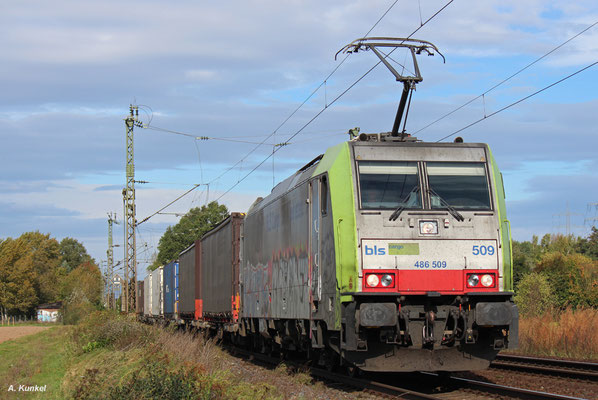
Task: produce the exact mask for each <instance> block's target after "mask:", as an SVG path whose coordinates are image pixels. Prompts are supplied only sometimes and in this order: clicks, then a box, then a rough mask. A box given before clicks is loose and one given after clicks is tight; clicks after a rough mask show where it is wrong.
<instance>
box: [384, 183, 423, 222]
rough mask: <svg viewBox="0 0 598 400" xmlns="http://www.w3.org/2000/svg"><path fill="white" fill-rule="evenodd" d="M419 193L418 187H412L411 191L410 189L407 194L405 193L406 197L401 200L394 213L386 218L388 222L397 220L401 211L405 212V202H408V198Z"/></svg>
mask: <svg viewBox="0 0 598 400" xmlns="http://www.w3.org/2000/svg"><path fill="white" fill-rule="evenodd" d="M417 192H419V185H416V186H414V187H413V189H411V191H410V192H409V193H407V196H405V198H404V199H403V200H401V203H400V204H401V205H400V206H399V207H397V209H396V210H394V212H393V213H392V214H390V217H389V218H388V220H389V221H396V219H397V218H399V215H401V213H402V212H403V210H405V208H406V205H407V201H409V198H410V197H411V195H412V194H414V193H417Z"/></svg>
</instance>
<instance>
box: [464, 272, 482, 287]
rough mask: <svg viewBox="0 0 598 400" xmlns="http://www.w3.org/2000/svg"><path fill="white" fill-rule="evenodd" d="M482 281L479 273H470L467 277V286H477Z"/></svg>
mask: <svg viewBox="0 0 598 400" xmlns="http://www.w3.org/2000/svg"><path fill="white" fill-rule="evenodd" d="M479 282H480V277H479V276H477V275H469V276H468V277H467V286H470V287H476V286H477V285H478V283H479Z"/></svg>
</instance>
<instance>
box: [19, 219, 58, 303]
mask: <svg viewBox="0 0 598 400" xmlns="http://www.w3.org/2000/svg"><path fill="white" fill-rule="evenodd" d="M17 240H20V241H23V242H24V243H25V245H26V246H27V250H26V251H25V252H24V254H23V256H22V257H23V258H24V259H25V260H26V262H28V263H30V265H31V267H32V268H33V270H34V271H35V290H36V292H37V295H38V301H39V302H40V303H49V302H53V301H56V298H57V296H58V291H59V286H60V279H61V277H62V276H64V272H63V271H61V270H60V253H59V244H58V241H57V240H56V239H54V238H51V237H50V234H43V233H40V232H39V231H35V232H26V233H23V234H22V235H21V236H20V237H19V238H18V239H17ZM25 260H24V261H25Z"/></svg>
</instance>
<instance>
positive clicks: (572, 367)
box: [490, 354, 598, 382]
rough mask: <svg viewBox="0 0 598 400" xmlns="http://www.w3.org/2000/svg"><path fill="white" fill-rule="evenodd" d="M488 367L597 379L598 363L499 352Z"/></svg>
mask: <svg viewBox="0 0 598 400" xmlns="http://www.w3.org/2000/svg"><path fill="white" fill-rule="evenodd" d="M490 367H491V368H497V369H509V370H514V371H521V372H532V373H539V374H543V375H553V376H560V377H566V378H574V379H584V380H589V381H594V382H597V381H598V363H590V362H580V361H568V360H556V359H551V358H540V357H527V356H515V355H510V354H500V355H498V357H497V358H496V360H494V361H493V362H492V364H490Z"/></svg>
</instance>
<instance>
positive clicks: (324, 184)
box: [320, 175, 328, 217]
mask: <svg viewBox="0 0 598 400" xmlns="http://www.w3.org/2000/svg"><path fill="white" fill-rule="evenodd" d="M320 185H321V187H320V212H321V213H322V216H323V217H325V216H326V214H327V213H328V179H326V175H324V176H322V178H321V179H320Z"/></svg>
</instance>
